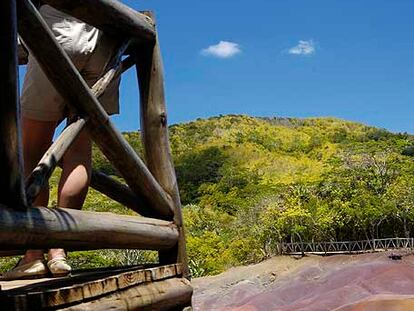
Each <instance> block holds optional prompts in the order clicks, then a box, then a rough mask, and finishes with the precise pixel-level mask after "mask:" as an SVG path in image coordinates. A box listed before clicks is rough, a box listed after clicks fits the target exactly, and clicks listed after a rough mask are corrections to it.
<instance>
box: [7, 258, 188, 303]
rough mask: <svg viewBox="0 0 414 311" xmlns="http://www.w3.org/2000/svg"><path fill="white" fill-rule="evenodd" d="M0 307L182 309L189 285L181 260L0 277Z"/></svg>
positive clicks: (186, 299) (186, 298)
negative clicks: (47, 276)
mask: <svg viewBox="0 0 414 311" xmlns="http://www.w3.org/2000/svg"><path fill="white" fill-rule="evenodd" d="M0 286H1V292H0V300H1V301H0V305H1V310H19V311H21V310H79V311H80V310H82V311H83V310H94V311H99V310H183V309H184V308H186V307H188V306H191V296H192V291H193V290H192V287H191V285H190V282H189V281H188V280H186V279H184V278H182V267H181V265H180V264H174V265H166V266H154V265H152V266H151V265H146V266H131V267H123V268H107V269H95V270H79V271H74V272H73V273H72V275H71V276H70V277H64V278H54V279H37V280H18V281H1V282H0Z"/></svg>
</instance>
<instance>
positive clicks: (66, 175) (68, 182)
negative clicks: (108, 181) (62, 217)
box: [48, 129, 92, 260]
mask: <svg viewBox="0 0 414 311" xmlns="http://www.w3.org/2000/svg"><path fill="white" fill-rule="evenodd" d="M91 156H92V143H91V139H90V136H89V133H88V131H87V130H86V129H84V130H83V131H82V132H81V133H80V135H79V136H78V138H77V139H76V140H75V141H74V143H73V144H72V146H71V147H70V148H69V150H68V151H67V152H66V154H65V156H64V158H63V161H62V164H63V171H62V175H61V177H60V182H59V188H58V206H59V207H63V208H74V209H81V208H82V205H83V202H84V201H85V197H86V194H87V192H88V187H89V181H90V176H91ZM64 257H65V252H64V250H63V249H59V248H56V249H50V250H49V254H48V258H49V260H52V259H54V258H64Z"/></svg>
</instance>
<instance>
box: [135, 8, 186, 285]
mask: <svg viewBox="0 0 414 311" xmlns="http://www.w3.org/2000/svg"><path fill="white" fill-rule="evenodd" d="M144 14H146V15H147V16H149V17H150V18H151V19H152V20H153V21H154V23H155V18H154V14H153V13H152V12H144ZM136 64H137V75H138V82H139V89H140V111H141V135H142V141H143V145H144V150H145V158H146V164H147V166H148V169H149V170H150V172H151V173H152V174H153V176H154V177H155V178H156V179H157V181H158V182H159V184H160V185H161V186H162V187H163V188H164V190H165V191H166V192H167V193H168V194H169V195H170V196H171V197H172V199H173V201H174V205H175V211H174V223H175V224H176V225H177V227H178V230H179V234H180V236H179V240H178V245H177V247H176V248H175V249H174V250H171V251H167V252H160V253H159V259H160V263H162V264H167V263H176V262H178V263H182V264H183V274H184V276H185V277H187V278H188V277H189V270H188V263H187V254H186V247H185V235H184V227H183V220H182V211H181V201H180V195H179V191H178V185H177V178H176V174H175V170H174V165H173V161H172V158H171V151H170V143H169V139H168V125H167V112H166V104H165V93H164V77H163V65H162V59H161V52H160V46H159V42H158V39H157V40H156V41H155V44H146V45H141V46H140V49H139V50H138V51H136Z"/></svg>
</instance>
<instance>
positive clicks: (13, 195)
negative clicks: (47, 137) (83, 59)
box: [0, 0, 189, 277]
mask: <svg viewBox="0 0 414 311" xmlns="http://www.w3.org/2000/svg"><path fill="white" fill-rule="evenodd" d="M43 2H44V3H46V4H49V5H51V6H53V7H55V8H56V9H59V10H61V11H64V12H66V13H69V14H70V15H72V16H74V17H77V18H79V19H81V20H83V21H85V22H87V23H88V24H90V25H93V26H96V27H97V28H100V29H102V30H104V31H106V32H111V33H114V34H116V35H117V36H118V37H119V38H123V40H120V41H121V44H120V46H119V49H118V53H117V54H116V55H114V61H113V62H111V64H110V66H109V67H108V68H107V71H106V73H105V74H104V75H103V76H102V77H101V79H100V80H99V81H98V82H97V83H96V84H95V85H94V86H93V87H92V88H91V89H90V88H89V87H88V85H87V84H86V83H85V81H84V80H83V78H82V76H81V75H80V74H79V72H78V71H77V70H76V68H75V66H74V65H73V63H72V61H71V60H70V58H69V57H68V56H67V54H66V53H65V52H64V51H63V49H62V48H61V46H60V45H59V44H58V43H57V41H56V40H55V38H54V36H53V34H52V32H51V30H50V29H49V28H48V26H47V25H46V23H45V22H44V20H43V19H42V17H41V15H40V14H39V12H38V10H37V9H36V7H35V6H34V5H33V4H32V2H30V1H29V0H7V1H1V2H0V20H1V21H2V26H1V27H0V46H1V47H2V51H3V52H2V55H0V76H1V77H2V80H1V81H0V99H1V104H0V187H1V188H0V189H2V195H1V196H0V251H1V252H2V253H7V252H8V253H10V254H11V253H18V252H19V251H22V250H25V249H33V248H35V249H47V248H53V247H64V248H68V249H71V250H76V249H82V250H86V249H104V248H125V249H149V250H157V251H159V261H160V264H174V263H181V265H182V268H183V275H184V277H189V272H188V265H187V256H186V249H185V237H184V230H183V222H182V214H181V203H180V198H179V192H178V187H177V180H176V176H175V171H174V166H173V163H172V160H171V154H170V147H169V140H168V127H167V114H166V107H165V98H164V81H163V69H162V61H161V54H160V49H159V44H158V40H157V32H156V28H155V22H154V16H153V15H152V13H150V12H144V13H139V12H136V11H134V10H132V9H131V8H129V7H127V6H125V5H123V4H122V3H120V2H118V1H115V0H99V1H97V0H44V1H43ZM17 30H18V31H17ZM17 34H19V35H20V37H21V38H22V40H23V41H24V44H25V45H26V46H27V48H28V50H30V53H32V55H33V56H34V57H35V58H36V60H37V62H38V63H39V64H40V66H41V67H42V69H43V71H44V72H45V74H46V75H47V77H48V78H49V80H50V81H51V83H52V84H53V85H54V87H55V88H56V89H57V90H58V92H59V93H60V94H61V96H62V97H63V98H64V99H65V102H67V103H68V105H69V108H70V109H72V110H74V111H76V112H77V115H78V116H79V119H78V120H77V121H76V122H74V123H72V124H71V125H69V126H68V127H67V128H66V129H65V130H64V131H63V132H62V133H61V135H60V137H58V138H57V139H56V140H55V142H54V143H53V144H52V146H51V147H50V148H49V150H48V151H47V152H46V154H45V155H44V156H43V158H42V159H41V160H40V162H39V164H38V165H37V167H36V168H35V169H34V171H33V172H32V174H30V176H29V178H27V180H26V181H25V180H24V175H23V159H22V147H21V144H22V143H21V133H20V131H21V129H20V115H19V111H20V109H19V92H18V56H19V59H20V63H24V60H25V57H24V53H21V52H22V51H23V50H20V51H19V50H18V48H17ZM39 43H41V44H39ZM121 55H128V57H127V58H126V59H125V60H124V61H122V62H121V63H119V62H117V61H116V60H117V59H119V58H120V56H121ZM133 65H136V67H137V72H138V74H137V75H138V81H139V86H138V87H139V90H140V109H141V112H140V114H141V134H142V139H143V145H144V150H145V162H144V161H143V160H142V159H141V158H140V157H139V156H138V155H137V153H136V152H135V151H134V150H133V148H132V147H131V146H130V145H129V144H128V143H127V141H126V140H125V138H124V137H123V136H122V134H121V133H120V132H119V131H118V130H117V129H116V127H115V126H114V124H113V123H112V121H111V120H110V118H109V116H108V115H107V113H106V112H105V110H104V109H103V108H102V106H101V104H100V103H99V97H100V96H101V95H102V94H103V93H104V92H105V89H106V87H107V86H108V85H109V83H110V81H111V80H112V79H113V78H114V77H116V76H117V75H119V74H122V72H124V71H125V70H127V69H128V68H130V67H131V66H133ZM84 127H86V128H87V129H88V130H89V132H90V134H91V136H92V139H93V140H94V142H95V143H96V145H97V146H98V147H99V148H100V149H101V151H102V152H103V153H104V155H105V156H106V157H107V158H108V159H109V161H110V162H111V163H112V164H113V165H114V167H115V168H116V169H117V171H118V172H119V173H120V174H121V175H122V177H123V178H124V180H125V182H126V184H123V183H120V182H118V181H116V180H115V179H113V178H111V177H109V176H106V175H105V174H103V173H102V172H98V171H95V170H94V171H93V173H92V181H91V186H92V187H94V188H95V189H97V190H99V191H101V192H102V193H104V194H106V195H108V196H109V197H110V198H112V199H114V200H116V201H118V202H120V203H121V204H123V205H125V206H127V207H129V208H131V209H132V210H134V211H136V212H138V213H139V214H140V215H141V216H137V217H133V216H121V215H113V214H107V213H93V212H86V211H78V210H71V209H63V208H56V209H49V208H46V207H38V206H32V202H34V200H35V198H36V197H37V196H38V194H39V192H40V190H41V189H42V187H44V186H45V185H46V184H47V182H48V179H49V177H50V176H51V174H52V173H53V171H54V169H55V168H56V167H57V166H58V165H59V161H60V160H61V159H62V157H63V155H64V154H65V152H66V151H67V150H68V148H69V147H70V145H71V144H72V142H73V141H74V140H75V138H76V137H77V136H78V134H79V133H80V132H81V130H82V129H83V128H84ZM145 163H146V164H145Z"/></svg>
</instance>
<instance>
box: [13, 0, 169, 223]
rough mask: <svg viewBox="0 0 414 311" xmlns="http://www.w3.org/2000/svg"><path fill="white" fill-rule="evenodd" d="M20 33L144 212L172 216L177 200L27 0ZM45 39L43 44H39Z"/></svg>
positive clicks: (20, 6)
mask: <svg viewBox="0 0 414 311" xmlns="http://www.w3.org/2000/svg"><path fill="white" fill-rule="evenodd" d="M17 1H18V5H17V9H18V10H17V12H18V15H19V33H20V35H21V36H22V38H23V40H24V42H25V43H26V45H27V46H28V48H29V49H30V51H31V53H33V55H34V56H35V58H36V60H37V61H38V63H39V64H40V65H41V67H42V69H43V71H44V72H45V74H46V75H47V76H48V78H49V80H50V81H51V82H52V84H53V85H54V86H55V88H56V89H57V90H58V91H59V93H60V94H61V95H62V96H63V97H64V98H65V99H66V101H67V102H68V105H69V106H73V108H75V110H76V111H77V113H78V115H80V116H81V117H86V116H88V117H89V121H90V122H89V123H88V129H89V131H90V133H91V136H92V138H93V139H94V141H95V142H96V143H97V145H98V146H99V147H100V148H101V150H102V151H103V153H104V154H105V156H106V157H107V158H108V159H109V160H110V161H111V163H112V164H113V165H114V166H115V167H116V168H117V170H118V171H119V172H120V173H121V175H122V176H123V177H124V179H125V181H126V183H127V184H128V185H129V186H130V188H131V189H132V190H133V191H134V193H136V194H138V195H140V196H142V197H143V198H144V199H145V201H146V203H147V204H146V205H145V206H148V207H149V208H148V209H146V210H145V211H144V210H143V215H144V216H150V217H154V216H156V217H159V218H162V219H172V217H173V209H174V204H173V201H172V199H171V197H170V196H169V195H168V194H167V193H166V192H165V191H164V190H163V188H162V187H161V186H160V185H159V184H158V182H157V181H156V179H155V178H154V176H153V175H152V174H151V173H150V171H149V170H148V169H147V167H146V166H145V164H144V163H143V162H142V160H141V159H140V158H139V157H138V155H137V154H136V153H135V151H134V150H133V148H132V147H131V146H130V145H129V144H128V142H127V141H126V140H125V138H124V137H123V136H122V134H121V133H120V132H119V131H118V130H117V129H116V128H115V126H114V125H113V124H112V122H111V121H110V119H109V116H108V115H107V114H106V112H105V110H104V109H103V108H102V106H101V105H100V104H99V102H98V101H97V99H96V98H95V97H94V96H93V94H92V93H91V91H90V89H89V88H88V86H87V84H86V83H85V81H84V80H83V79H82V77H81V76H80V74H79V73H78V72H77V70H76V68H75V67H74V65H73V64H72V62H71V61H70V59H69V57H68V56H67V55H66V53H65V52H64V51H63V50H62V48H61V46H60V45H59V44H58V43H57V42H56V40H55V38H54V37H53V34H52V33H51V31H50V29H49V28H48V27H47V25H46V24H45V22H44V21H43V19H42V18H41V16H40V14H39V12H37V10H36V9H35V7H34V6H33V5H32V4H31V2H30V1H28V0H17ZM38 42H42V44H41V45H40V44H38Z"/></svg>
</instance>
